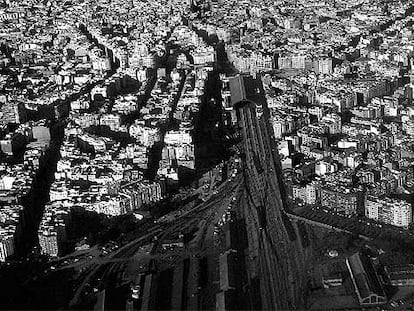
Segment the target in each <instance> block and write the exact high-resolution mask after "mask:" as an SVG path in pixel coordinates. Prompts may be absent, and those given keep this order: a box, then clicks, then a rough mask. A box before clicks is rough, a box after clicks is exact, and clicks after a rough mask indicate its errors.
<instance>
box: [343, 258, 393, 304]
mask: <svg viewBox="0 0 414 311" xmlns="http://www.w3.org/2000/svg"><path fill="white" fill-rule="evenodd" d="M346 265H347V267H348V271H349V273H350V274H351V279H352V283H353V284H354V289H355V293H356V295H357V297H358V301H359V304H360V305H361V306H363V307H370V306H377V305H382V304H386V303H387V298H386V297H385V293H384V290H383V288H382V286H381V283H380V280H379V278H378V275H377V273H376V271H375V269H374V266H373V265H372V262H371V260H370V259H369V258H368V257H367V256H365V255H363V254H359V253H356V254H353V255H352V256H350V257H348V258H347V259H346Z"/></svg>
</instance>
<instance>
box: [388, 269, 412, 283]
mask: <svg viewBox="0 0 414 311" xmlns="http://www.w3.org/2000/svg"><path fill="white" fill-rule="evenodd" d="M385 272H386V273H387V275H388V278H389V280H390V283H391V285H393V286H414V265H401V266H388V267H385Z"/></svg>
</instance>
